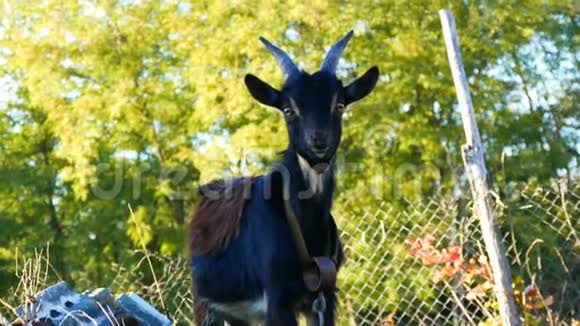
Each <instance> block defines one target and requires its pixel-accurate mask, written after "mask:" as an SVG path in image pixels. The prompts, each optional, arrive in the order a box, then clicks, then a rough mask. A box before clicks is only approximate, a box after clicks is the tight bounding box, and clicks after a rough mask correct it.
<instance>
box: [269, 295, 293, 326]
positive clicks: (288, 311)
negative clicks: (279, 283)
mask: <svg viewBox="0 0 580 326" xmlns="http://www.w3.org/2000/svg"><path fill="white" fill-rule="evenodd" d="M297 325H298V320H297V319H296V312H295V311H294V304H293V299H292V297H291V296H290V295H288V293H286V294H285V293H284V292H283V291H280V290H274V291H269V293H268V315H267V317H266V326H297Z"/></svg>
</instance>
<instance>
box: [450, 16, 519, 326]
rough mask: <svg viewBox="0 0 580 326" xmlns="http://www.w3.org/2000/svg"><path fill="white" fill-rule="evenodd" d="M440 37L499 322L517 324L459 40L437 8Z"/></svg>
mask: <svg viewBox="0 0 580 326" xmlns="http://www.w3.org/2000/svg"><path fill="white" fill-rule="evenodd" d="M439 17H440V18H441V24H442V26H443V36H444V38H445V45H446V47H447V56H448V58H449V64H450V66H451V72H452V75H453V83H454V84H455V89H456V92H457V100H458V102H459V110H460V111H461V120H462V121H463V129H464V130H465V137H466V142H467V143H466V144H464V145H463V146H462V154H463V162H464V164H465V170H466V172H467V176H468V178H469V183H470V186H471V193H472V195H473V200H474V204H475V205H474V209H475V212H476V214H477V216H478V217H479V224H480V227H481V232H482V235H483V240H484V242H485V247H486V251H487V255H488V258H489V261H490V265H491V268H492V271H493V278H494V283H495V294H496V297H497V300H498V303H499V312H500V314H501V318H502V322H503V325H506V326H513V325H521V320H520V317H519V312H518V308H517V306H516V303H515V300H514V292H513V288H512V277H511V271H510V265H509V263H508V260H507V257H506V252H505V248H504V245H503V242H502V236H501V232H500V230H499V227H498V225H497V222H496V218H495V215H494V212H493V209H492V207H491V203H490V201H489V197H488V196H489V188H488V185H487V171H486V169H485V162H484V158H483V147H482V145H481V139H480V136H479V130H478V128H477V123H476V121H475V114H474V111H473V103H472V102H471V96H470V94H469V89H468V85H467V78H466V76H465V71H464V69H463V62H462V59H461V51H460V49H459V41H458V38H457V32H456V30H455V22H454V20H453V14H452V13H451V12H450V11H449V10H445V9H442V10H440V11H439Z"/></svg>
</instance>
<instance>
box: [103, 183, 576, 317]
mask: <svg viewBox="0 0 580 326" xmlns="http://www.w3.org/2000/svg"><path fill="white" fill-rule="evenodd" d="M501 197H502V198H503V200H502V201H500V200H499V199H498V198H499V196H495V198H496V201H495V203H496V209H497V213H498V219H499V223H500V227H501V229H502V232H503V235H504V244H505V246H506V250H507V252H508V255H509V261H510V262H511V265H512V271H513V272H512V274H513V279H514V288H515V296H516V301H517V302H518V305H519V307H520V309H521V311H522V312H523V315H524V317H525V318H526V322H525V324H526V325H578V322H579V317H580V288H579V284H580V282H579V279H578V278H579V276H580V240H579V229H580V183H570V182H567V183H566V182H561V183H557V184H554V186H553V187H552V188H545V187H540V186H535V185H531V184H527V185H524V186H514V187H512V188H511V189H510V190H509V191H506V192H505V193H504V194H502V196H501ZM336 218H337V222H338V225H339V227H340V229H341V232H342V234H341V237H342V240H343V242H344V243H345V251H346V255H347V263H346V264H345V266H344V269H342V270H341V273H340V274H339V286H340V303H341V307H340V310H339V324H340V325H499V323H500V321H499V320H500V319H499V314H498V310H497V301H496V300H495V296H494V293H493V280H492V278H491V275H490V269H489V265H487V261H486V259H485V254H484V253H485V248H484V245H483V240H482V237H481V232H480V228H479V224H478V221H477V219H476V217H474V216H472V215H471V204H470V202H469V201H467V200H454V199H450V198H447V197H444V196H434V197H432V198H431V199H430V200H429V201H428V202H425V203H417V202H414V203H403V204H398V205H397V206H396V207H395V206H389V205H383V206H382V207H380V208H379V209H377V210H376V211H375V212H374V213H372V214H371V213H367V214H363V215H362V216H336ZM153 260H154V263H155V264H157V265H160V266H163V272H162V273H161V274H158V275H157V282H158V285H159V288H160V289H161V292H162V294H161V295H160V294H159V291H158V288H157V286H156V285H154V284H150V285H145V284H143V282H140V281H139V280H145V279H150V277H149V276H148V275H150V272H149V271H148V267H147V266H146V264H144V263H143V264H140V265H138V266H136V267H134V268H133V269H131V270H125V269H120V273H119V276H118V277H117V279H116V281H115V282H114V284H113V286H112V287H113V288H119V289H125V290H126V289H128V288H132V289H134V290H136V291H137V292H138V293H139V294H141V295H143V296H144V297H146V298H147V299H149V300H150V301H151V302H152V303H154V304H155V305H156V306H157V307H162V306H163V305H164V306H165V307H166V311H167V312H168V313H169V314H170V315H171V316H172V318H174V319H175V320H176V321H178V322H179V323H183V324H189V323H190V322H191V315H192V313H191V294H190V284H191V283H190V279H189V269H188V266H187V261H186V260H183V259H174V258H167V257H159V256H155V257H153ZM161 298H163V301H164V302H163V303H162V302H161V301H162V299H161Z"/></svg>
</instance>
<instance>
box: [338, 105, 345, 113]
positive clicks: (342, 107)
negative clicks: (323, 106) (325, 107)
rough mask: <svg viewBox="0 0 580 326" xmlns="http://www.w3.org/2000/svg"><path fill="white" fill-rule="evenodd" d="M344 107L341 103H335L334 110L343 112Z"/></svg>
mask: <svg viewBox="0 0 580 326" xmlns="http://www.w3.org/2000/svg"><path fill="white" fill-rule="evenodd" d="M345 109H346V106H345V105H344V104H343V103H338V104H336V112H338V113H343V112H344V110H345Z"/></svg>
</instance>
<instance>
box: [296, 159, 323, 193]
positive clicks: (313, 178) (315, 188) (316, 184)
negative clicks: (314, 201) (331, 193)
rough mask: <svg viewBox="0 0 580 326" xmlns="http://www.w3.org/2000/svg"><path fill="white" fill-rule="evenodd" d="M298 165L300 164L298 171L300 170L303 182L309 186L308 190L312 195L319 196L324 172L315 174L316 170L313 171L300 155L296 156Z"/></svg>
mask: <svg viewBox="0 0 580 326" xmlns="http://www.w3.org/2000/svg"><path fill="white" fill-rule="evenodd" d="M298 163H299V164H300V170H302V175H303V176H304V180H305V181H306V182H307V183H308V185H309V190H310V191H311V192H312V193H313V194H321V193H322V191H323V190H324V172H323V173H318V172H316V170H314V169H313V168H312V167H311V166H310V164H308V162H307V161H306V160H305V159H304V158H303V157H302V156H300V155H298Z"/></svg>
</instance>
